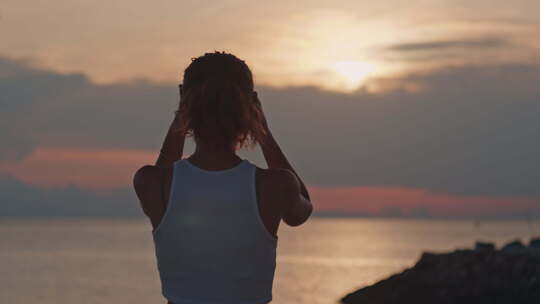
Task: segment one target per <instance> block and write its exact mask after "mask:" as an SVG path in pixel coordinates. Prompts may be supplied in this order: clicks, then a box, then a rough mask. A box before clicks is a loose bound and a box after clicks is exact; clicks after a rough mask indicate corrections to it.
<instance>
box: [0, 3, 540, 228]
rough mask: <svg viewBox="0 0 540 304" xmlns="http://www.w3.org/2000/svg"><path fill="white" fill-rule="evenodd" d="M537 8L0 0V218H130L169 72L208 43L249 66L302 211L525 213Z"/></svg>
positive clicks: (538, 111)
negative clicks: (295, 181)
mask: <svg viewBox="0 0 540 304" xmlns="http://www.w3.org/2000/svg"><path fill="white" fill-rule="evenodd" d="M539 10H540V2H537V1H525V0H518V1H513V2H511V3H510V2H507V1H499V0H489V1H487V0H486V1H484V0H475V1H457V0H455V1H451V0H445V1H442V0H430V1H427V0H426V1H423V0H409V1H403V0H399V1H398V0H393V1H379V2H373V1H369V2H368V1H340V2H330V1H287V2H286V1H273V2H271V3H266V4H265V5H264V6H261V5H260V4H258V3H256V2H253V1H220V2H215V3H212V5H207V6H201V5H200V2H199V1H152V2H148V1H144V2H143V1H139V2H133V1H130V2H128V1H124V0H122V1H107V2H105V1H73V0H70V1H67V0H59V1H55V2H53V3H51V2H50V1H49V2H45V1H32V3H31V4H30V3H28V2H26V1H20V0H19V1H14V0H4V1H3V3H2V5H1V6H0V37H1V38H2V43H0V109H1V111H0V139H1V140H2V143H3V144H2V145H0V201H2V202H3V203H2V205H1V206H0V216H2V215H3V216H7V217H24V216H47V217H49V216H75V215H76V216H110V215H114V216H116V215H129V216H131V215H140V214H142V213H141V212H140V211H139V210H138V209H137V208H138V201H137V199H136V196H135V194H134V192H133V190H132V188H131V180H132V176H133V173H134V172H135V171H136V170H137V169H138V168H139V167H141V166H142V165H144V164H152V163H153V162H154V161H155V159H156V157H157V153H158V151H159V148H160V147H161V143H162V140H163V139H164V137H165V133H166V131H167V127H168V126H169V124H170V122H171V120H172V118H173V113H174V110H175V107H176V106H177V102H178V96H177V84H178V83H179V82H181V81H182V79H181V75H182V72H183V69H184V68H185V67H187V65H188V64H189V62H190V61H191V60H190V59H191V58H193V57H197V56H200V55H202V54H204V53H205V52H212V51H214V50H222V51H227V52H230V53H233V54H235V55H236V56H238V57H240V58H241V59H243V60H245V61H246V63H247V64H248V65H249V66H250V68H251V69H252V71H253V73H254V77H255V87H256V90H257V91H258V92H259V97H260V98H261V101H262V103H263V106H264V109H265V111H266V116H267V119H268V122H269V125H270V128H271V129H272V132H273V133H274V136H275V137H276V138H277V140H278V142H279V143H280V144H281V146H282V149H283V150H284V151H285V153H286V154H287V156H288V157H289V160H290V162H291V163H292V165H293V166H294V168H295V169H296V171H297V172H298V173H299V174H300V176H301V177H302V178H303V179H304V182H305V183H306V184H307V185H308V188H309V190H310V193H311V194H312V197H313V203H314V206H315V211H316V212H317V213H319V214H324V213H327V214H349V215H363V216H393V217H470V218H483V217H494V218H516V217H519V218H528V217H531V216H537V217H540V156H539V155H540V142H539V141H538V135H539V134H540V87H539V86H538V83H540V60H539V59H540V41H538V39H536V38H537V36H538V33H540V18H539V17H538V14H536V12H538V11H539ZM192 151H193V144H192V142H188V144H187V148H186V153H187V154H189V153H191V152H192ZM240 154H241V156H243V157H247V158H249V159H251V160H252V161H253V162H254V163H256V164H257V165H259V166H261V167H265V164H264V162H263V158H262V156H261V153H260V151H259V150H258V149H256V150H254V151H241V152H240Z"/></svg>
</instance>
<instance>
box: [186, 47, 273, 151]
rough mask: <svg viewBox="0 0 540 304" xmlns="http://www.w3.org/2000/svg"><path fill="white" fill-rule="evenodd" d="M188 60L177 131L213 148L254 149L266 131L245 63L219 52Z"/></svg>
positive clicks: (251, 77)
mask: <svg viewBox="0 0 540 304" xmlns="http://www.w3.org/2000/svg"><path fill="white" fill-rule="evenodd" d="M191 61H192V62H191V64H190V65H189V66H188V67H187V68H186V69H185V71H184V81H183V86H182V89H183V93H182V101H181V103H180V107H181V108H180V109H179V110H178V115H179V119H180V128H179V130H178V131H179V132H181V133H182V134H184V135H186V136H192V137H193V138H194V140H195V142H201V141H203V142H205V143H206V144H209V145H212V146H214V147H227V148H229V147H230V148H233V149H235V150H236V149H240V148H242V147H249V148H253V147H255V145H256V144H257V143H258V142H260V140H261V139H262V137H263V136H264V135H266V132H265V128H264V125H263V120H264V116H263V113H262V110H261V108H260V107H259V106H258V105H257V104H256V103H255V102H254V100H253V87H254V85H253V76H252V74H251V70H250V69H249V67H248V66H247V64H246V63H245V62H244V61H243V60H240V59H239V58H237V57H236V56H234V55H232V54H229V53H225V52H219V51H214V53H205V54H204V55H203V56H200V57H197V58H191Z"/></svg>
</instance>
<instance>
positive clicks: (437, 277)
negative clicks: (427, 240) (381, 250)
mask: <svg viewBox="0 0 540 304" xmlns="http://www.w3.org/2000/svg"><path fill="white" fill-rule="evenodd" d="M341 302H342V303H344V304H382V303H384V304H397V303H400V304H401V303H414V304H424V303H430V304H431V303H437V304H447V303H448V304H449V303H460V304H464V303H474V304H484V303H486V304H487V303H489V304H506V303H508V304H510V303H511V304H521V303H527V304H528V303H531V304H532V303H535V304H538V303H540V238H536V239H532V240H531V241H530V242H529V244H528V245H524V244H523V243H521V242H520V241H513V242H511V243H508V244H506V245H505V246H503V247H502V248H500V249H497V248H496V247H495V245H494V244H493V243H483V242H477V243H476V246H475V248H474V249H460V250H456V251H454V252H450V253H429V252H424V253H423V254H422V257H421V258H420V260H418V262H417V263H416V264H415V265H414V266H413V267H412V268H408V269H406V270H405V271H403V272H401V273H398V274H395V275H392V276H390V277H388V278H387V279H384V280H382V281H379V282H377V283H375V284H373V285H371V286H367V287H364V288H361V289H359V290H357V291H355V292H352V293H350V294H348V295H346V296H345V297H343V298H342V299H341Z"/></svg>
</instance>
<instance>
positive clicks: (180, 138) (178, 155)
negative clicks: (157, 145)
mask: <svg viewBox="0 0 540 304" xmlns="http://www.w3.org/2000/svg"><path fill="white" fill-rule="evenodd" d="M178 88H179V94H180V103H179V106H178V109H180V104H181V103H182V85H179V86H178ZM179 123H180V121H179V115H178V111H176V112H175V116H174V120H173V121H172V123H171V125H170V126H169V130H168V131H167V136H165V140H164V141H163V145H162V146H161V150H160V153H159V156H158V158H157V160H156V164H155V166H156V167H160V168H166V167H170V166H171V165H172V164H173V163H174V162H175V161H177V160H179V159H182V154H183V153H184V143H185V140H186V137H185V135H183V134H180V132H178V131H176V130H177V129H178V126H179Z"/></svg>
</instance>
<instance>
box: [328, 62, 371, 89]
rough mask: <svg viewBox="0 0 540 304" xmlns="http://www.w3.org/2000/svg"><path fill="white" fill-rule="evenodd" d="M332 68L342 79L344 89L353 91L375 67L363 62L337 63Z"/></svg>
mask: <svg viewBox="0 0 540 304" xmlns="http://www.w3.org/2000/svg"><path fill="white" fill-rule="evenodd" d="M332 68H333V70H334V72H336V73H337V74H338V75H339V76H340V78H341V79H342V81H343V85H344V86H345V88H346V89H348V90H354V89H356V88H358V87H359V86H360V85H361V84H362V82H363V81H364V80H365V79H366V78H367V76H368V75H369V74H370V73H372V72H373V71H374V70H375V65H373V64H371V63H369V62H365V61H338V62H336V63H334V65H333V66H332Z"/></svg>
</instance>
